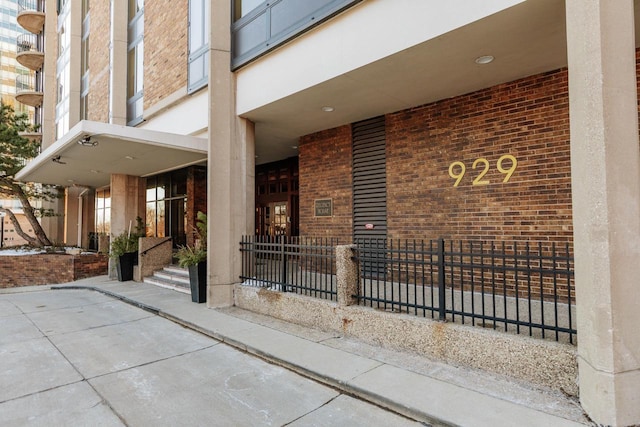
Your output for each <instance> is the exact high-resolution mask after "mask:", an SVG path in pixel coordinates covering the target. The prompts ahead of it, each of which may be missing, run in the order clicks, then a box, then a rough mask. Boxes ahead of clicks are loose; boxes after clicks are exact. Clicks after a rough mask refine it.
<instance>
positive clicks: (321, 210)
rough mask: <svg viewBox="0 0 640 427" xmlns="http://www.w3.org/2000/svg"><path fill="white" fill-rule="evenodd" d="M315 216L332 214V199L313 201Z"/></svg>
mask: <svg viewBox="0 0 640 427" xmlns="http://www.w3.org/2000/svg"><path fill="white" fill-rule="evenodd" d="M313 206H314V211H315V216H332V215H333V199H316V200H314V202H313Z"/></svg>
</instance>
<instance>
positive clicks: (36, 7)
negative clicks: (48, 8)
mask: <svg viewBox="0 0 640 427" xmlns="http://www.w3.org/2000/svg"><path fill="white" fill-rule="evenodd" d="M23 11H33V12H44V0H18V12H23Z"/></svg>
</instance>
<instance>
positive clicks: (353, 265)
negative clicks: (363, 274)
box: [336, 245, 360, 306]
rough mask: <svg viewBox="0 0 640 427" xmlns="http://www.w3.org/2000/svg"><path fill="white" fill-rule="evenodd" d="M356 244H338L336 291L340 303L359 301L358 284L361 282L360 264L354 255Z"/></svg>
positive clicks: (342, 304) (343, 304) (350, 303)
mask: <svg viewBox="0 0 640 427" xmlns="http://www.w3.org/2000/svg"><path fill="white" fill-rule="evenodd" d="M355 248H356V245H338V246H336V282H337V283H336V286H337V289H336V293H337V295H336V296H337V300H338V305H341V306H347V305H355V304H357V303H358V298H356V297H354V295H357V294H358V285H359V284H360V266H359V265H358V261H357V260H356V259H355V257H354V253H353V251H354V249H355Z"/></svg>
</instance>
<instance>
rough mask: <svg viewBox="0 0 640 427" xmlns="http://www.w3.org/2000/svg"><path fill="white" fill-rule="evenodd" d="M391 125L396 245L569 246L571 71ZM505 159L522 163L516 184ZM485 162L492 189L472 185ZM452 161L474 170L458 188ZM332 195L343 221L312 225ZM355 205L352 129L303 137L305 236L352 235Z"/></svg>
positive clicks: (417, 111) (440, 105) (393, 118)
mask: <svg viewBox="0 0 640 427" xmlns="http://www.w3.org/2000/svg"><path fill="white" fill-rule="evenodd" d="M386 126H387V224H388V237H390V238H427V239H430V238H438V237H444V238H446V239H465V238H471V237H472V238H475V239H487V240H543V241H549V240H553V241H571V239H572V214H571V185H570V159H569V109H568V89H567V71H566V69H562V70H558V71H553V72H548V73H544V74H539V75H535V76H531V77H527V78H524V79H520V80H517V81H514V82H511V83H506V84H502V85H498V86H495V87H492V88H488V89H485V90H481V91H478V92H474V93H471V94H467V95H463V96H459V97H456V98H452V99H447V100H444V101H440V102H436V103H433V104H428V105H425V106H420V107H416V108H412V109H408V110H404V111H400V112H397V113H393V114H388V115H387V116H386ZM503 155H511V156H514V157H515V158H516V159H517V162H518V165H517V168H516V170H515V172H514V173H513V175H512V176H511V178H510V180H509V182H508V183H503V182H502V181H503V178H504V177H505V174H503V173H500V172H499V170H498V169H497V161H498V159H499V158H500V157H501V156H503ZM478 158H484V159H486V160H487V161H488V162H489V169H488V172H487V173H486V175H484V177H482V181H488V182H489V183H488V185H472V182H473V180H474V179H476V178H477V177H478V175H479V172H480V171H481V170H483V169H484V166H483V164H481V163H480V164H477V165H476V169H474V168H473V163H474V161H476V159H478ZM453 162H461V163H463V164H464V165H465V167H466V173H465V176H464V178H463V179H462V180H461V182H460V184H459V185H458V186H457V187H454V182H455V180H454V179H452V178H451V177H450V176H449V166H450V165H451V163H453ZM501 166H502V168H503V169H509V168H510V167H511V161H510V160H507V159H505V160H503V162H502V163H501ZM459 170H460V166H456V167H455V168H454V169H453V172H454V173H458V172H459ZM328 197H331V198H333V199H334V210H335V216H334V217H333V218H331V219H329V220H327V219H323V218H314V217H313V200H314V199H317V198H328ZM351 197H352V195H351V134H350V128H349V126H344V127H341V128H337V129H331V130H326V131H322V132H318V133H316V134H313V135H307V136H305V137H303V138H302V139H301V143H300V219H301V220H300V226H301V234H302V235H308V236H326V235H334V236H340V237H347V238H348V237H350V236H351V234H352V230H351V227H352V221H351V209H352V208H351V206H352V203H351Z"/></svg>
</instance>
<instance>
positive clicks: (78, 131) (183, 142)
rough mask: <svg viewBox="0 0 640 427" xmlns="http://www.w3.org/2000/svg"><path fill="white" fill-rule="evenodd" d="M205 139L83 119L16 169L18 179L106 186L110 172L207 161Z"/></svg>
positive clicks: (142, 172) (149, 171) (150, 171)
mask: <svg viewBox="0 0 640 427" xmlns="http://www.w3.org/2000/svg"><path fill="white" fill-rule="evenodd" d="M207 150H208V141H207V139H204V138H197V137H194V136H189V135H176V134H171V133H166V132H158V131H153V130H148V129H138V128H134V127H128V126H121V125H114V124H109V123H100V122H93V121H88V120H83V121H81V122H79V123H78V124H77V125H75V126H74V127H73V128H72V129H71V130H70V131H69V132H67V133H66V134H65V135H64V136H63V137H62V138H60V139H59V140H57V141H56V142H55V143H53V144H52V145H50V146H49V147H47V148H46V149H45V150H44V151H43V152H42V153H41V154H40V155H39V156H38V157H36V158H35V159H33V160H32V161H30V162H29V163H28V164H27V165H26V166H25V167H24V168H23V169H22V170H21V171H20V172H19V173H18V174H17V175H16V179H17V180H19V181H22V182H38V183H42V184H53V185H61V186H64V187H69V186H72V185H78V186H87V187H94V188H99V187H104V186H107V185H109V183H110V179H111V174H125V175H133V176H141V177H145V176H151V175H155V174H158V173H162V172H166V171H171V170H175V169H180V168H183V167H186V166H190V165H195V164H205V163H206V161H207Z"/></svg>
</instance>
